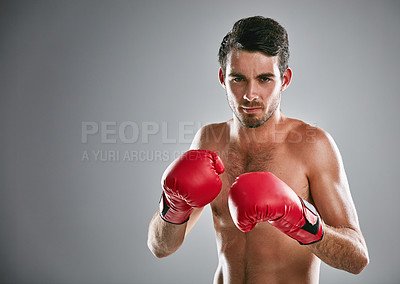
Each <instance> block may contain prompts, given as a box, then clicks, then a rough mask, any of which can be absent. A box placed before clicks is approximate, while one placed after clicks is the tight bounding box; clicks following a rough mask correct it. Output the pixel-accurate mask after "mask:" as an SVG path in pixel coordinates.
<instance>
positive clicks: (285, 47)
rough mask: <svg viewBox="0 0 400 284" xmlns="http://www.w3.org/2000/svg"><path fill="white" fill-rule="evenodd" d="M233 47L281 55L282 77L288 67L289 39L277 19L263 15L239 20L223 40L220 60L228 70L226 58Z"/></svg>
mask: <svg viewBox="0 0 400 284" xmlns="http://www.w3.org/2000/svg"><path fill="white" fill-rule="evenodd" d="M232 49H237V50H246V51H250V52H255V51H260V52H263V53H265V54H267V55H269V56H279V71H280V73H281V77H283V73H284V72H285V70H286V69H287V68H288V62H289V40H288V34H287V32H286V30H285V28H284V27H282V26H281V25H280V24H279V23H278V22H277V21H275V20H273V19H270V18H264V17H261V16H255V17H249V18H244V19H241V20H239V21H237V22H236V23H235V24H234V25H233V27H232V30H231V31H230V32H228V33H227V34H226V36H225V37H224V39H223V40H222V42H221V46H220V48H219V52H218V61H219V64H220V65H221V68H222V71H223V72H224V74H225V71H226V58H227V55H228V53H229V52H230V51H231V50H232Z"/></svg>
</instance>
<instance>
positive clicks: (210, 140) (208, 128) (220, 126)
mask: <svg viewBox="0 0 400 284" xmlns="http://www.w3.org/2000/svg"><path fill="white" fill-rule="evenodd" d="M228 140H229V121H225V122H220V123H210V124H207V125H204V126H202V127H201V128H200V129H199V130H198V131H197V133H196V136H195V138H194V139H193V142H192V146H191V148H193V149H195V148H197V149H208V150H213V151H216V150H219V147H221V146H222V145H225V144H226V143H227V141H228Z"/></svg>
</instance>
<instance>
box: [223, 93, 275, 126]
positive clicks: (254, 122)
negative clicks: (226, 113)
mask: <svg viewBox="0 0 400 284" xmlns="http://www.w3.org/2000/svg"><path fill="white" fill-rule="evenodd" d="M227 99H228V103H229V106H230V108H231V110H232V112H233V113H234V115H235V116H236V118H237V119H238V120H239V122H240V123H241V124H242V126H244V127H246V128H257V127H260V126H262V125H263V124H264V123H266V122H267V121H268V120H269V119H270V118H271V116H272V115H273V114H274V113H275V111H276V110H277V109H278V107H279V102H280V96H279V97H277V98H276V99H275V100H274V101H273V103H272V104H271V106H270V107H269V110H268V111H267V112H266V113H265V114H264V115H263V116H262V117H261V118H256V117H252V115H251V114H250V115H246V114H241V113H240V112H239V111H238V109H237V108H236V107H235V105H234V103H233V101H231V100H230V99H229V97H228V96H227ZM244 106H247V107H254V106H262V108H263V109H264V108H265V106H264V105H260V104H257V105H254V104H250V103H249V104H246V105H244Z"/></svg>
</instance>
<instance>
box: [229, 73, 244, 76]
mask: <svg viewBox="0 0 400 284" xmlns="http://www.w3.org/2000/svg"><path fill="white" fill-rule="evenodd" d="M229 76H231V77H244V75H243V74H240V73H236V72H232V73H229Z"/></svg>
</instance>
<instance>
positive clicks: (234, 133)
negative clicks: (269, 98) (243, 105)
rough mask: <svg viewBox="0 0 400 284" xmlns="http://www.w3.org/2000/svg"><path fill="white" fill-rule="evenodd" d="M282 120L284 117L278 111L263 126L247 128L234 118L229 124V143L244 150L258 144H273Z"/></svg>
mask: <svg viewBox="0 0 400 284" xmlns="http://www.w3.org/2000/svg"><path fill="white" fill-rule="evenodd" d="M284 118H285V116H284V115H283V114H282V113H281V112H280V111H279V109H278V110H277V111H275V112H274V114H273V115H272V116H271V117H270V118H269V119H268V120H267V121H266V122H265V123H264V124H263V125H261V126H259V127H257V128H248V127H245V126H243V125H242V124H241V123H240V121H239V120H238V119H237V117H235V116H234V117H233V120H232V124H231V135H230V136H231V141H235V142H236V143H238V144H240V145H242V146H243V147H245V148H247V147H251V146H256V145H258V144H265V143H275V142H276V139H277V130H278V129H279V128H280V126H279V125H280V124H282V123H283V120H284Z"/></svg>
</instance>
